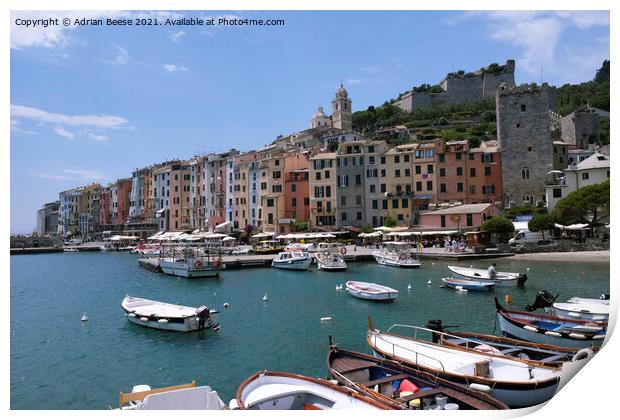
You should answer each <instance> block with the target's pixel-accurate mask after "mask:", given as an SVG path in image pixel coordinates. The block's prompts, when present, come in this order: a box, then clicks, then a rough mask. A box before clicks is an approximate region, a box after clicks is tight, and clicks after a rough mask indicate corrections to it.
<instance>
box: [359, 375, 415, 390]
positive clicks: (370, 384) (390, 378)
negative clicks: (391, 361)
mask: <svg viewBox="0 0 620 420" xmlns="http://www.w3.org/2000/svg"><path fill="white" fill-rule="evenodd" d="M409 377H411V375H407V374H406V373H401V374H399V375H392V376H384V377H383V378H379V379H375V380H374V381H369V382H364V383H362V385H364V386H366V387H373V386H375V385H380V384H384V383H386V382H392V381H398V380H400V379H407V378H409Z"/></svg>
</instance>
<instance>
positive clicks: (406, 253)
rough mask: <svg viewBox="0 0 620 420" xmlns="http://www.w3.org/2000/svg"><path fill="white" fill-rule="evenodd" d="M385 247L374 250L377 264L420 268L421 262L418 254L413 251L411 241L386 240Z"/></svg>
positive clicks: (373, 254)
mask: <svg viewBox="0 0 620 420" xmlns="http://www.w3.org/2000/svg"><path fill="white" fill-rule="evenodd" d="M383 245H384V247H383V248H381V249H379V250H377V251H374V252H373V253H372V256H373V257H374V258H375V261H376V262H377V264H380V265H389V266H392V267H399V268H419V267H420V265H421V263H420V260H418V258H417V255H416V256H415V258H414V256H413V255H412V253H411V244H410V243H409V242H384V243H383Z"/></svg>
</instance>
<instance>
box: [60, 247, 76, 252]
mask: <svg viewBox="0 0 620 420" xmlns="http://www.w3.org/2000/svg"><path fill="white" fill-rule="evenodd" d="M79 251H80V250H79V249H77V248H63V249H62V252H79Z"/></svg>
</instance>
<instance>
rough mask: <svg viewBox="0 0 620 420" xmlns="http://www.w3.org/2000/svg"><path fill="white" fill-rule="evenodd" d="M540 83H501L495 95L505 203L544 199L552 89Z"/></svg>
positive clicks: (550, 151) (548, 168) (550, 159)
mask: <svg viewBox="0 0 620 420" xmlns="http://www.w3.org/2000/svg"><path fill="white" fill-rule="evenodd" d="M550 90H551V88H550V87H549V86H548V85H547V84H546V83H544V84H543V85H542V86H536V85H522V86H518V87H514V88H510V87H507V86H500V89H499V90H498V91H497V94H496V114H497V138H498V144H499V146H500V149H501V151H502V181H503V192H504V206H505V207H510V206H515V205H520V204H523V203H524V202H527V201H529V202H530V203H531V204H536V203H538V202H540V201H544V200H545V184H546V179H547V173H548V172H549V171H551V170H552V169H553V145H552V140H551V133H550V130H549V126H550V117H549V107H550V104H551V102H552V101H553V99H552V96H554V92H550Z"/></svg>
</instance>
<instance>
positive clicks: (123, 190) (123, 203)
mask: <svg viewBox="0 0 620 420" xmlns="http://www.w3.org/2000/svg"><path fill="white" fill-rule="evenodd" d="M131 184H132V180H131V178H125V179H119V180H118V181H116V190H117V191H116V194H117V195H116V201H115V202H114V204H115V209H114V211H113V213H114V216H115V218H114V221H113V223H114V224H116V225H122V224H124V223H125V222H126V221H127V218H128V217H129V203H130V201H131Z"/></svg>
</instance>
